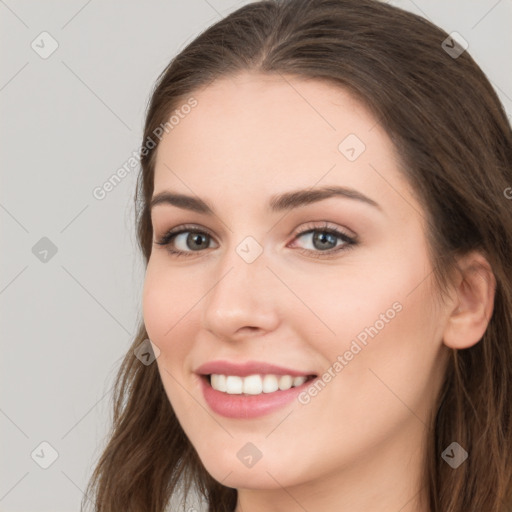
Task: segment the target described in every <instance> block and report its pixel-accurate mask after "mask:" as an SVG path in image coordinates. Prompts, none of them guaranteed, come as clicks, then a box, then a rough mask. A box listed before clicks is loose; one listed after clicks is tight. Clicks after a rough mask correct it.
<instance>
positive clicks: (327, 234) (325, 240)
mask: <svg viewBox="0 0 512 512" xmlns="http://www.w3.org/2000/svg"><path fill="white" fill-rule="evenodd" d="M308 228H309V229H308ZM295 238H296V239H299V238H304V239H306V240H308V239H309V241H310V243H309V246H310V247H313V249H299V251H300V252H301V253H304V254H308V255H310V256H312V257H314V258H329V257H331V256H335V255H336V254H337V253H339V252H341V251H346V250H348V249H351V248H353V247H355V246H356V245H357V244H358V241H357V237H355V236H351V235H348V234H347V233H344V232H343V231H341V230H340V229H338V228H337V227H334V226H331V225H330V224H329V223H328V222H326V223H324V224H323V225H321V226H318V225H315V224H314V223H312V224H310V225H307V226H306V229H302V230H301V231H299V232H297V233H295ZM338 242H340V243H338Z"/></svg>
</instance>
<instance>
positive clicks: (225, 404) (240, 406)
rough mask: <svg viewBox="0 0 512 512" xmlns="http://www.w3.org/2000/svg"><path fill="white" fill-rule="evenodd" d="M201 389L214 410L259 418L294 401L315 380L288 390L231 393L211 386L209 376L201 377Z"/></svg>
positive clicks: (222, 414)
mask: <svg viewBox="0 0 512 512" xmlns="http://www.w3.org/2000/svg"><path fill="white" fill-rule="evenodd" d="M200 381H201V390H202V392H203V396H204V399H205V400H206V403H207V404H208V405H209V406H210V408H211V410H212V411H213V412H216V413H217V414H220V415H221V416H226V417H227V418H243V419H250V418H257V417H259V416H263V415H265V414H269V413H271V412H273V411H275V410H277V409H280V408H281V407H284V406H285V405H287V404H289V403H290V402H292V401H293V400H294V399H295V398H296V397H297V395H299V394H300V393H301V391H303V390H304V388H306V387H308V386H309V385H310V384H311V383H312V382H313V380H309V381H306V382H305V383H304V384H302V385H301V386H297V387H296V388H290V389H287V390H286V391H280V390H279V391H276V392H274V393H261V394H260V395H229V394H227V393H223V392H222V391H217V390H216V389H213V388H212V387H211V386H210V383H209V382H208V380H207V378H205V377H201V379H200Z"/></svg>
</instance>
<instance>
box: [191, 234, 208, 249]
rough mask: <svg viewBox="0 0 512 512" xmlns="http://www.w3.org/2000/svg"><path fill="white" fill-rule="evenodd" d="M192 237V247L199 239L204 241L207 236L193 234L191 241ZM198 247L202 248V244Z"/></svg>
mask: <svg viewBox="0 0 512 512" xmlns="http://www.w3.org/2000/svg"><path fill="white" fill-rule="evenodd" d="M190 237H191V238H192V240H193V244H192V246H193V245H194V244H195V243H196V240H197V238H203V239H205V238H206V237H205V236H203V235H201V234H200V233H192V234H191V235H189V239H190ZM197 245H199V246H201V242H199V243H198V244H197ZM206 245H208V244H206ZM199 248H201V247H199Z"/></svg>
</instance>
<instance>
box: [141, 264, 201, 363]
mask: <svg viewBox="0 0 512 512" xmlns="http://www.w3.org/2000/svg"><path fill="white" fill-rule="evenodd" d="M190 284H191V282H190V280H189V279H187V278H186V276H185V278H184V276H183V273H180V272H170V271H169V269H166V268H165V264H163V263H162V262H160V261H156V260H153V261H152V260H150V262H149V264H148V267H147V269H146V276H145V280H144V289H143V293H142V314H143V318H144V324H145V326H146V331H147V333H148V336H149V338H150V339H151V341H153V342H154V343H156V345H157V346H158V347H159V348H160V350H161V356H160V357H159V359H162V360H164V361H165V360H166V359H167V358H168V356H169V352H170V350H169V349H170V348H171V344H172V355H173V358H172V360H173V361H177V360H180V358H181V356H182V355H183V354H182V352H183V353H184V351H185V350H186V348H187V344H183V343H173V340H176V339H178V338H179V339H186V337H187V332H186V331H187V330H188V329H189V328H191V326H192V325H193V322H194V321H195V316H196V315H197V312H198V311H199V310H198V309H197V307H196V308H195V307H194V304H195V303H196V302H197V293H198V292H197V291H195V290H194V288H193V287H191V286H190Z"/></svg>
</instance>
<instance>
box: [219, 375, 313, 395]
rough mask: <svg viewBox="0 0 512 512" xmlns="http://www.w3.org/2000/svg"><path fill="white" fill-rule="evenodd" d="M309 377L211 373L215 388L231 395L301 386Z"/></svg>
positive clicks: (271, 391)
mask: <svg viewBox="0 0 512 512" xmlns="http://www.w3.org/2000/svg"><path fill="white" fill-rule="evenodd" d="M306 380H307V377H305V376H302V377H292V376H291V375H249V376H247V377H238V376H236V375H218V374H212V375H210V383H211V386H212V388H213V389H216V390H217V391H222V392H223V393H228V394H229V395H241V394H242V393H245V394H247V395H260V394H261V393H273V392H274V391H277V390H278V389H279V390H281V391H286V390H287V389H290V388H292V387H297V386H301V385H302V384H304V382H306Z"/></svg>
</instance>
